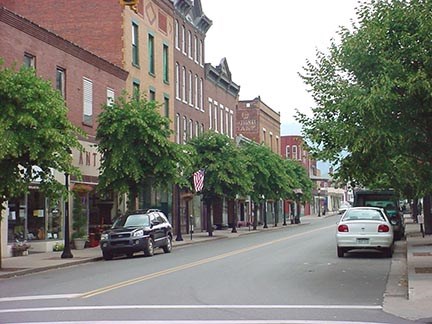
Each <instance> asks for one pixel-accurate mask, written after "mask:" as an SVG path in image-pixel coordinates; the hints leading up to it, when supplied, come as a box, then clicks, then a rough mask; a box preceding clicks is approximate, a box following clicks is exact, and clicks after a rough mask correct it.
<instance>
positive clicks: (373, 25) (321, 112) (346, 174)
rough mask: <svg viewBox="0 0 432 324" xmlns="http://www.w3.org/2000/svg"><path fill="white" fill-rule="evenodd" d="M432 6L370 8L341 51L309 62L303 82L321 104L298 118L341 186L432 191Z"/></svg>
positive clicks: (345, 33)
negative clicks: (342, 183)
mask: <svg viewBox="0 0 432 324" xmlns="http://www.w3.org/2000/svg"><path fill="white" fill-rule="evenodd" d="M431 12H432V2H430V1H424V0H412V1H408V0H398V1H371V2H369V3H364V4H361V5H360V7H359V8H358V11H357V15H358V23H356V24H353V26H352V28H351V30H349V29H348V28H341V29H340V31H339V36H340V43H339V44H337V43H336V42H335V41H333V42H332V43H331V45H330V47H329V49H328V53H323V52H317V54H316V61H315V62H314V63H312V62H310V61H307V63H306V66H305V67H304V73H303V74H302V78H303V80H304V82H305V83H306V84H307V85H308V86H309V87H310V92H311V94H312V96H313V98H314V100H315V102H316V107H315V108H314V109H313V117H311V118H310V117H308V116H306V115H305V114H301V113H298V115H297V120H298V121H300V122H301V123H302V124H303V129H304V135H305V138H306V139H307V140H308V143H309V145H310V148H309V149H310V151H311V152H312V153H313V154H314V157H315V158H317V159H322V160H331V161H332V162H333V164H334V165H335V166H336V167H337V168H338V169H337V173H336V176H337V177H338V178H339V180H341V181H353V182H355V183H358V184H363V185H367V186H385V187H393V188H395V189H397V190H398V191H399V192H406V193H408V192H411V193H415V194H416V195H419V194H420V193H421V192H427V191H430V190H431V189H432V188H431V186H432V184H431V183H430V182H429V181H423V180H422V179H424V177H428V178H430V176H431V175H432V174H431V166H430V163H431V161H432V91H431V90H432V60H431V57H432V43H431V41H430V35H431V32H432V15H431V14H430V13H431Z"/></svg>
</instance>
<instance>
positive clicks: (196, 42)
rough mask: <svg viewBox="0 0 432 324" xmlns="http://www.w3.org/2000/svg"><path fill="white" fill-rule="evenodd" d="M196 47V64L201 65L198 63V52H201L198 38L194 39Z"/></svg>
mask: <svg viewBox="0 0 432 324" xmlns="http://www.w3.org/2000/svg"><path fill="white" fill-rule="evenodd" d="M194 45H195V46H194V47H195V53H194V54H195V55H194V58H195V62H196V63H199V61H198V52H199V50H198V37H197V36H195V38H194Z"/></svg>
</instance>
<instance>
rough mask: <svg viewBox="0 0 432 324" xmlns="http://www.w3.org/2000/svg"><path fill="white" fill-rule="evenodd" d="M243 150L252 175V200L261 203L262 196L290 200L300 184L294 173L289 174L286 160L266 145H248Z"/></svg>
mask: <svg viewBox="0 0 432 324" xmlns="http://www.w3.org/2000/svg"><path fill="white" fill-rule="evenodd" d="M242 150H243V151H244V154H245V155H246V156H247V170H248V172H249V173H250V174H251V175H252V179H253V190H252V192H251V193H250V194H251V197H252V200H253V201H255V202H259V200H260V199H262V198H261V196H262V195H264V197H266V199H275V200H276V199H279V198H288V197H290V196H292V194H293V190H294V189H295V188H297V187H299V183H298V181H297V179H296V177H295V175H294V174H293V173H291V174H290V173H289V171H290V170H289V169H288V168H287V165H288V164H285V162H284V160H283V159H282V158H281V157H280V156H279V155H277V154H275V153H273V152H272V151H271V150H270V149H269V148H268V147H267V146H265V145H264V144H261V145H258V144H256V143H247V144H244V145H243V148H242Z"/></svg>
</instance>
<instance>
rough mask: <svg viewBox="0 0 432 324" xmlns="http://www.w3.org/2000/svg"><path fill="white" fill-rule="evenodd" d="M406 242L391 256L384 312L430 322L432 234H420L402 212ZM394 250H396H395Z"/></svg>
mask: <svg viewBox="0 0 432 324" xmlns="http://www.w3.org/2000/svg"><path fill="white" fill-rule="evenodd" d="M405 224H406V226H405V233H406V241H400V242H398V244H397V249H396V251H395V254H394V256H393V260H392V265H391V270H390V275H389V280H388V284H387V291H386V293H385V294H384V311H386V312H388V313H391V314H394V315H397V316H400V317H404V318H406V319H410V320H419V319H423V320H424V321H425V322H427V323H430V322H432V235H425V237H422V235H421V233H420V225H419V224H414V223H413V221H412V219H411V217H410V216H409V215H405ZM398 250H399V251H400V253H397V252H398Z"/></svg>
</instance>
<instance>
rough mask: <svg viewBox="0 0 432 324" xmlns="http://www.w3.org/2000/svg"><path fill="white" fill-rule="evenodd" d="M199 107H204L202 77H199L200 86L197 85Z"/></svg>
mask: <svg viewBox="0 0 432 324" xmlns="http://www.w3.org/2000/svg"><path fill="white" fill-rule="evenodd" d="M199 98H200V101H199V108H200V109H201V110H202V111H204V109H203V107H204V102H203V99H204V98H203V79H200V87H199Z"/></svg>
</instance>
